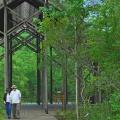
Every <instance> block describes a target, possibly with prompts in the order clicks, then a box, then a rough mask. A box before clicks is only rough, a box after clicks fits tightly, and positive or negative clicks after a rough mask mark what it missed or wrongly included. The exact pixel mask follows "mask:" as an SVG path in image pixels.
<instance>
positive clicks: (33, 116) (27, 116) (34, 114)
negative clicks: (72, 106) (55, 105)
mask: <svg viewBox="0 0 120 120" xmlns="http://www.w3.org/2000/svg"><path fill="white" fill-rule="evenodd" d="M54 115H55V114H54V112H53V111H49V114H45V113H44V111H43V110H42V109H41V108H40V106H38V105H32V104H31V105H23V106H22V108H21V119H20V120H57V119H56V118H55V117H54ZM6 120H7V119H6ZM11 120H15V119H11Z"/></svg>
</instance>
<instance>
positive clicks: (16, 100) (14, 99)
mask: <svg viewBox="0 0 120 120" xmlns="http://www.w3.org/2000/svg"><path fill="white" fill-rule="evenodd" d="M10 100H11V104H12V113H13V118H14V119H20V103H21V92H20V90H18V89H17V87H16V85H13V86H12V91H11V93H10Z"/></svg>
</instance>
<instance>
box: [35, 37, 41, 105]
mask: <svg viewBox="0 0 120 120" xmlns="http://www.w3.org/2000/svg"><path fill="white" fill-rule="evenodd" d="M36 44H37V45H36V46H37V103H38V105H40V99H41V98H40V96H41V94H40V93H41V86H40V78H41V77H40V37H39V36H37V42H36Z"/></svg>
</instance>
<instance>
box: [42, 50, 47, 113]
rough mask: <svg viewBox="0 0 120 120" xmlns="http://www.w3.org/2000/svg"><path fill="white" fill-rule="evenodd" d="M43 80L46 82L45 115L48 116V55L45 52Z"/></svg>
mask: <svg viewBox="0 0 120 120" xmlns="http://www.w3.org/2000/svg"><path fill="white" fill-rule="evenodd" d="M43 56H44V60H43V78H44V79H43V80H44V109H45V113H46V114H48V81H47V53H46V50H45V49H44V51H43Z"/></svg>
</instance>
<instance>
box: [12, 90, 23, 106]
mask: <svg viewBox="0 0 120 120" xmlns="http://www.w3.org/2000/svg"><path fill="white" fill-rule="evenodd" d="M10 100H11V103H12V104H14V103H20V101H21V92H20V91H19V90H17V89H16V90H12V91H11V93H10Z"/></svg>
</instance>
